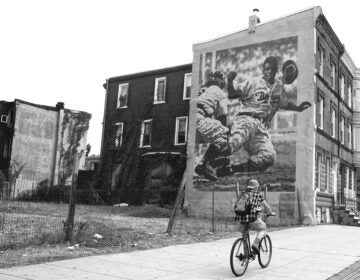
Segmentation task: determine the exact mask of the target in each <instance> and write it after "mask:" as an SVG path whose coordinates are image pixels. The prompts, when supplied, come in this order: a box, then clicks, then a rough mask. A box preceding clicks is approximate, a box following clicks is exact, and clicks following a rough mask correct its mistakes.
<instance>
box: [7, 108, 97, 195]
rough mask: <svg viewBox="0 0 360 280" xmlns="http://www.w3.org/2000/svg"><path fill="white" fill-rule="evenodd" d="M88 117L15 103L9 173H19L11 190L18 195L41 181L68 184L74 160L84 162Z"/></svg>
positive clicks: (76, 113)
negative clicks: (78, 154) (78, 156)
mask: <svg viewBox="0 0 360 280" xmlns="http://www.w3.org/2000/svg"><path fill="white" fill-rule="evenodd" d="M90 118H91V115H90V114H88V113H85V112H78V111H71V110H67V109H65V110H64V109H59V108H55V107H49V106H42V105H36V104H29V103H26V102H20V101H17V102H16V118H15V128H14V131H15V132H14V138H13V144H12V155H11V167H12V172H13V173H16V172H19V171H21V172H19V174H20V175H19V176H18V177H17V179H16V183H15V186H14V187H13V195H14V196H17V195H18V194H19V193H21V192H23V191H25V190H31V189H35V188H36V187H37V185H38V184H39V183H40V182H47V183H48V184H49V185H50V186H51V185H58V184H70V183H71V179H72V172H73V166H74V158H75V155H76V154H77V153H81V158H80V167H82V166H83V165H84V162H85V149H86V134H87V130H88V128H89V120H90Z"/></svg>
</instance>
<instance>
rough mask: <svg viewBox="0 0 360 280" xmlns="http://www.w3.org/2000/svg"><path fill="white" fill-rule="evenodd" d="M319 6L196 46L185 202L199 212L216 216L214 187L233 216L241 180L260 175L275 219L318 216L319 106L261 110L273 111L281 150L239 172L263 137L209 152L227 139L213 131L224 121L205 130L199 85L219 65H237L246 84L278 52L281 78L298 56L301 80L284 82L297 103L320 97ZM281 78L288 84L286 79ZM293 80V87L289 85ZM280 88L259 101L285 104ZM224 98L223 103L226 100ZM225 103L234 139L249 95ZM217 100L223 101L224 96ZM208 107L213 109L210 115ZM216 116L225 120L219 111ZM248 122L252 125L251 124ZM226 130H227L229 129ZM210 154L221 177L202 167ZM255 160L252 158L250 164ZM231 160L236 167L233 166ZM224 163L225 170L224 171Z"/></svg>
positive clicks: (219, 207) (274, 140)
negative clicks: (316, 45) (317, 70)
mask: <svg viewBox="0 0 360 280" xmlns="http://www.w3.org/2000/svg"><path fill="white" fill-rule="evenodd" d="M319 12H320V9H319V8H315V9H308V10H306V11H303V12H299V13H297V14H293V15H291V16H288V17H284V18H281V19H278V20H275V21H271V22H268V23H265V24H262V25H259V26H257V28H256V32H255V33H251V34H250V33H248V30H244V31H241V32H238V33H235V34H232V35H229V36H226V37H222V38H219V39H216V40H213V41H209V42H205V43H201V44H198V45H194V47H193V50H194V64H193V74H192V77H193V91H192V99H191V102H190V126H189V127H190V130H189V142H188V156H189V158H188V162H187V169H188V171H189V174H188V180H187V185H186V187H187V188H186V194H185V206H186V207H188V209H189V211H190V213H192V214H193V215H205V216H209V215H211V200H212V190H214V191H215V213H216V215H220V216H222V217H223V216H232V215H233V213H232V207H233V204H234V202H235V198H236V194H235V184H236V182H239V183H240V186H242V187H245V186H246V183H247V181H248V180H249V179H250V178H255V179H257V180H258V181H259V183H260V184H261V185H262V186H263V187H264V188H263V189H265V187H267V189H268V192H267V198H268V201H269V203H270V205H272V206H273V208H274V209H273V210H274V211H275V212H277V214H278V215H277V218H276V219H275V220H273V223H277V224H279V223H282V224H290V223H297V222H299V221H300V220H301V221H303V222H304V223H306V224H313V223H315V221H314V213H315V209H314V202H315V193H314V190H313V180H314V170H313V166H314V147H315V133H314V127H315V123H314V115H315V106H312V107H310V108H307V109H306V110H304V111H302V112H294V111H289V110H287V111H284V110H281V109H279V110H275V111H276V114H274V115H270V116H269V115H265V116H264V115H263V116H261V117H260V118H262V117H266V118H268V119H267V121H269V120H270V123H269V125H268V126H267V129H266V130H267V132H265V134H266V133H268V134H269V135H270V139H271V143H268V144H267V146H268V147H269V146H273V148H274V150H275V152H276V157H275V161H274V162H271V161H269V162H270V163H269V164H268V165H267V166H265V168H258V169H255V168H252V167H251V168H250V167H249V168H248V169H247V171H245V169H241V168H240V167H238V170H242V171H237V172H235V171H234V170H235V169H236V167H235V166H240V165H241V164H242V163H248V162H249V158H250V159H251V157H252V156H254V155H255V153H254V150H256V149H255V148H256V147H255V146H256V144H255V145H254V143H256V141H258V140H259V138H257V137H256V136H251V137H250V138H249V139H248V140H247V141H246V143H243V144H242V147H240V149H239V150H236V152H233V151H232V153H231V154H230V155H226V154H224V155H222V156H221V155H220V156H218V157H217V156H214V153H209V152H207V151H208V148H209V146H210V144H211V145H213V146H214V145H215V146H216V145H218V146H221V144H220V145H219V142H221V141H218V140H219V138H217V136H215V137H213V135H222V134H221V129H222V128H221V129H218V130H216V129H209V130H207V128H208V127H206V125H204V126H202V124H201V123H200V122H198V120H199V115H197V112H198V111H199V110H200V111H201V110H203V109H204V108H205V107H206V106H207V105H208V104H210V103H211V102H210V103H208V104H205V105H204V104H201V106H200V107H199V105H198V104H199V100H200V97H198V92H199V90H200V88H201V87H202V86H203V85H204V84H206V82H207V80H208V79H209V77H210V78H211V75H210V76H209V73H211V72H212V73H215V71H221V72H222V73H224V74H225V75H226V76H227V77H228V76H229V74H230V72H231V71H235V72H236V78H235V81H236V82H237V83H238V84H242V83H243V81H245V80H249V81H251V80H255V79H260V77H261V76H262V75H263V66H264V65H265V59H266V58H267V57H269V56H273V57H275V58H276V60H277V61H278V71H277V73H276V77H275V78H276V79H278V80H280V81H281V80H282V75H283V74H282V72H281V68H282V66H283V65H284V64H285V62H286V61H287V60H293V61H294V62H295V63H296V65H297V67H298V73H299V74H298V77H297V79H296V80H295V81H293V82H292V83H291V85H284V86H283V88H284V91H286V95H287V96H288V99H289V100H290V101H291V102H293V103H294V104H296V105H297V106H298V105H300V104H301V103H303V102H304V101H307V102H309V103H311V104H314V101H315V98H314V96H315V95H314V79H313V75H314V19H315V18H316V16H317V15H318V14H319ZM250 83H251V82H249V84H250ZM234 84H235V82H234ZM279 84H280V86H282V84H281V82H280V83H279ZM287 86H289V87H290V88H288V89H287V88H286V87H287ZM207 87H208V86H205V87H203V90H202V92H201V93H199V95H200V96H201V95H202V94H203V93H204V92H205V93H206V88H207ZM204 88H205V89H204ZM223 90H224V92H225V93H226V95H229V90H228V88H226V87H224V89H223ZM274 91H275V90H270V92H269V94H268V93H267V92H266V91H263V92H261V91H258V92H257V93H256V94H257V96H256V98H257V100H256V102H259V101H266V102H268V103H267V104H268V105H267V106H268V107H271V106H273V105H272V104H274V106H280V105H277V104H279V99H281V98H282V97H278V99H276V98H273V97H272V96H274V97H275V95H274V94H273V93H274ZM279 92H281V90H279ZM279 95H280V94H279ZM214 97H215V96H214ZM215 98H216V97H215ZM212 101H214V99H212ZM221 102H222V103H223V100H221ZM225 102H227V105H226V106H224V108H221V109H222V110H220V111H222V113H224V112H226V113H225V115H226V125H225V126H227V127H228V128H229V131H228V134H227V136H226V133H225V134H224V139H225V141H228V143H229V141H230V142H231V141H232V140H231V136H230V138H229V135H232V131H234V126H233V124H234V123H236V121H235V122H234V120H235V119H236V118H237V116H238V115H239V114H241V113H243V112H244V111H245V109H246V102H248V100H247V99H246V98H243V99H242V100H241V102H240V101H239V98H237V99H230V98H227V99H225ZM213 104H216V102H214V103H213ZM217 104H218V105H219V104H220V102H219V103H217ZM269 104H270V105H269ZM219 107H220V106H219ZM244 108H245V109H244ZM217 109H218V108H217ZM270 110H272V109H270ZM218 111H219V110H217V112H215V113H214V115H213V116H207V117H208V118H209V119H212V120H214V119H217V115H216V114H218V113H219V112H218ZM208 113H209V111H207V112H206V113H205V115H206V114H208ZM220 113H221V112H220ZM218 120H219V121H221V119H220V118H219V119H218ZM211 122H212V123H214V122H213V121H210V122H208V123H211ZM261 122H263V120H261ZM250 126H251V125H248V127H250ZM209 127H210V126H209ZM223 130H224V131H225V132H226V129H223ZM209 131H212V132H214V134H213V135H212V134H211V133H209ZM215 132H216V133H215ZM250 134H251V133H250ZM263 135H264V133H263ZM241 137H243V138H244V139H245V137H246V136H244V135H242V136H241ZM229 139H230V140H229ZM234 143H235V141H234ZM235 144H236V143H235ZM260 150H261V149H260ZM263 150H264V149H263ZM207 154H208V155H207ZM214 158H215V159H214ZM204 159H206V160H209V162H210V163H211V164H213V165H214V166H215V165H216V164H218V166H216V168H217V171H216V172H217V173H216V174H217V175H218V178H217V179H214V178H213V179H209V177H208V178H207V177H206V175H204V174H206V172H203V169H202V168H198V166H199V165H203V163H204V162H205V161H204ZM251 165H252V164H248V166H251ZM229 166H230V167H231V169H229V168H228V167H229ZM243 166H246V165H243ZM224 167H225V168H224ZM234 167H235V168H234ZM220 169H223V170H225V171H224V172H218V170H220ZM229 170H230V171H229ZM224 174H225V175H224ZM298 201H299V202H300V203H298ZM299 214H300V216H301V217H299ZM300 218H301V219H300Z"/></svg>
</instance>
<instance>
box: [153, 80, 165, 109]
mask: <svg viewBox="0 0 360 280" xmlns="http://www.w3.org/2000/svg"><path fill="white" fill-rule="evenodd" d="M165 89H166V77H162V78H157V79H156V80H155V93H154V104H157V103H165Z"/></svg>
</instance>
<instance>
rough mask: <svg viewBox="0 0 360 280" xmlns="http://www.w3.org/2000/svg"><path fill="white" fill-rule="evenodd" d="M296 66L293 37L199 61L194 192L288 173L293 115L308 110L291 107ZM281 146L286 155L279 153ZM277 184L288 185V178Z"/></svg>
mask: <svg viewBox="0 0 360 280" xmlns="http://www.w3.org/2000/svg"><path fill="white" fill-rule="evenodd" d="M296 61H297V37H289V38H284V39H279V40H274V41H268V42H264V43H260V44H254V45H249V46H242V47H237V48H232V49H225V50H220V51H216V52H213V53H205V54H202V55H201V56H200V71H199V73H200V77H199V81H200V84H201V85H202V86H201V88H200V90H199V94H198V95H199V96H198V101H197V120H196V121H197V122H196V156H195V157H196V158H195V176H194V180H195V181H197V183H196V184H194V185H195V186H197V188H198V189H204V188H203V187H204V185H206V184H207V183H206V182H209V181H210V182H212V181H215V182H217V183H218V184H221V182H223V184H224V185H226V184H225V182H226V179H224V178H228V179H229V177H234V176H235V177H239V176H244V175H246V176H249V174H253V175H261V174H262V173H264V172H265V171H268V170H269V169H270V168H272V169H273V170H272V171H273V172H277V170H280V169H281V168H283V167H284V166H286V167H287V168H290V169H291V170H294V164H295V152H296V151H295V146H296V145H295V144H291V143H294V142H296V137H295V134H296V113H300V112H302V111H304V110H306V109H308V108H309V107H310V106H311V104H310V103H309V102H302V103H301V104H299V105H297V78H298V66H297V63H296ZM285 132H286V137H281V136H283V135H284V133H285ZM284 142H289V144H288V145H285V146H288V147H291V150H288V151H284V150H282V147H283V146H284ZM277 152H279V153H277ZM288 154H290V156H289V155H288ZM289 157H290V158H291V159H290V160H289ZM280 166H281V168H280ZM260 177H261V176H260ZM275 178H276V177H275ZM282 180H283V181H294V180H295V174H294V172H292V173H290V174H289V176H287V177H286V178H282ZM219 181H221V182H220V183H219ZM199 182H204V183H203V184H202V183H199ZM274 183H276V182H274Z"/></svg>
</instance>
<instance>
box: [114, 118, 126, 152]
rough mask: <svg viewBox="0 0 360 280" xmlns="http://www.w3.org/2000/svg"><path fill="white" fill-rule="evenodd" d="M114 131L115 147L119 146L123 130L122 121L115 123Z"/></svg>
mask: <svg viewBox="0 0 360 280" xmlns="http://www.w3.org/2000/svg"><path fill="white" fill-rule="evenodd" d="M115 125H116V133H115V147H117V148H118V147H121V145H122V138H123V131H124V123H122V122H120V123H116V124H115Z"/></svg>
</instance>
